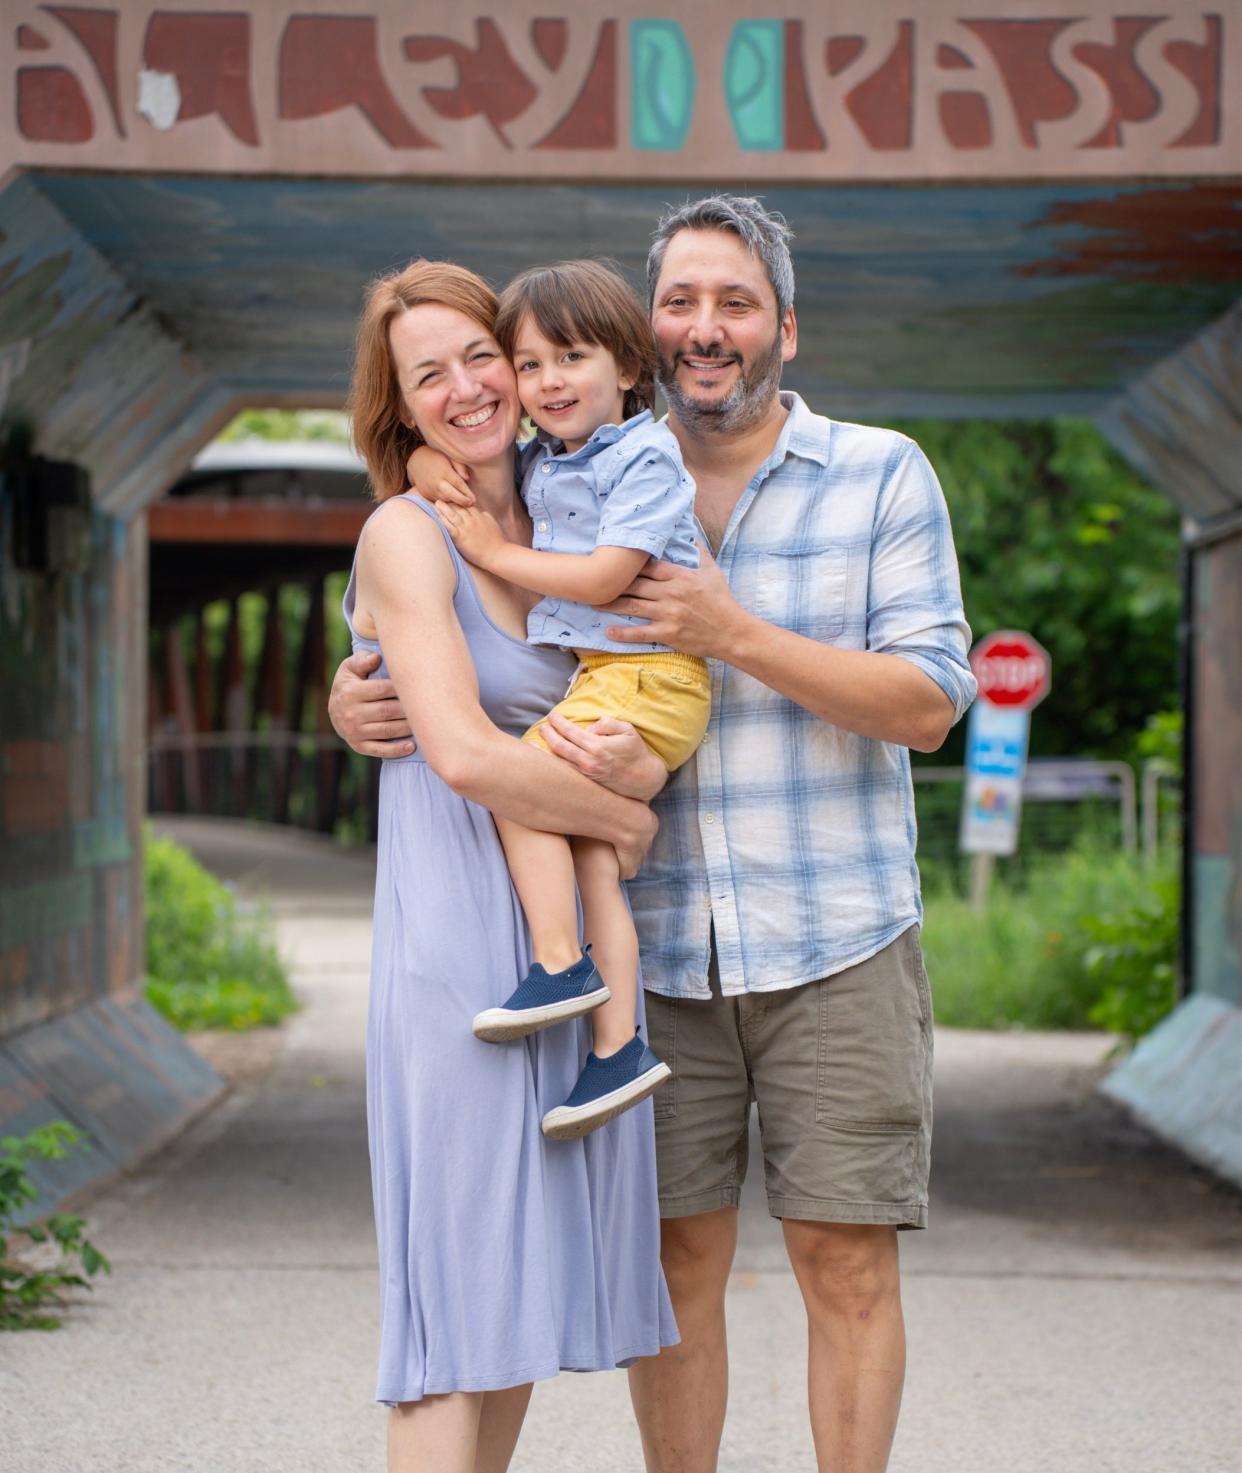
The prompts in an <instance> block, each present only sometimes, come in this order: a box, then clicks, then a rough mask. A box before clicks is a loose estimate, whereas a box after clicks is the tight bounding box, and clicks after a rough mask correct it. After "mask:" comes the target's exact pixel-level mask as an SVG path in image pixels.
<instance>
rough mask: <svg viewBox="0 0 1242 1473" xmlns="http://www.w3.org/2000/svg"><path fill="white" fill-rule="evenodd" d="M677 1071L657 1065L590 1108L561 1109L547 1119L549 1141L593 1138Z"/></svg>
mask: <svg viewBox="0 0 1242 1473" xmlns="http://www.w3.org/2000/svg"><path fill="white" fill-rule="evenodd" d="M672 1073H673V1071H672V1070H671V1069H670V1068H669V1067H668V1065H667V1064H657V1065H656V1066H655V1068H653V1069H648V1070H647V1072H646V1073H645V1074H640V1075H639V1076H638V1078H637V1079H631V1080H630V1082H629V1083H628V1084H623V1085H622V1086H621V1087H620V1088H619V1089H613V1090H609V1092H608V1093H607V1094H606V1095H600V1097H599V1098H598V1099H596V1100H591V1101H590V1103H589V1104H586V1105H573V1106H570V1105H558V1106H557V1107H556V1109H555V1110H549V1111H548V1113H547V1114H546V1115H545V1116H544V1117H543V1124H542V1127H541V1128H542V1130H543V1133H544V1135H546V1136H547V1137H548V1139H549V1140H553V1141H575V1140H577V1139H578V1138H579V1136H584V1135H590V1133H591V1131H593V1130H598V1129H599V1127H600V1126H601V1125H607V1124H608V1122H609V1121H610V1120H613V1119H615V1118H616V1116H618V1115H620V1114H623V1113H624V1112H625V1111H626V1110H629V1109H631V1108H632V1107H633V1106H634V1105H637V1104H638V1103H639V1101H640V1100H645V1099H646V1098H647V1096H648V1095H649V1094H654V1093H655V1091H656V1090H657V1089H659V1087H660V1086H661V1085H662V1084H663V1083H664V1081H665V1080H666V1079H669V1078H671V1077H672Z"/></svg>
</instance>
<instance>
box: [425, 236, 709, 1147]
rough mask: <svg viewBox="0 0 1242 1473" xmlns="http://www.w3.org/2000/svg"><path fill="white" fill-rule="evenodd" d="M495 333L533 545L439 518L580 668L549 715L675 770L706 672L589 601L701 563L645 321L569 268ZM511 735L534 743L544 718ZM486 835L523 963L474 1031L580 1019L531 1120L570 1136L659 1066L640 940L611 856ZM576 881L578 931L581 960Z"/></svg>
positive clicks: (467, 513)
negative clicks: (512, 383)
mask: <svg viewBox="0 0 1242 1473" xmlns="http://www.w3.org/2000/svg"><path fill="white" fill-rule="evenodd" d="M496 337H497V339H498V341H499V342H500V345H501V347H502V348H503V349H504V350H505V352H506V353H507V354H508V355H509V357H510V359H511V361H512V363H513V368H514V372H515V374H516V375H517V384H518V394H519V397H520V398H521V402H522V407H523V408H524V409H525V411H526V413H527V415H528V416H529V417H530V418H531V419H532V420H533V421H534V423H535V424H536V425H537V426H538V428H539V434H538V435H537V436H536V438H535V440H534V441H532V442H531V443H530V445H529V446H528V447H525V448H524V450H523V454H522V467H523V486H522V496H523V500H524V501H525V504H526V508H527V510H528V512H529V514H530V518H531V523H532V542H531V546H529V547H526V546H522V545H520V544H518V543H513V542H509V541H507V540H506V538H505V537H504V534H503V533H502V532H501V530H500V527H499V525H498V524H497V523H496V521H495V520H494V519H493V518H492V517H491V516H489V515H487V514H486V513H483V512H479V511H477V510H475V509H474V508H472V507H461V506H452V505H449V504H447V503H446V502H444V501H440V502H439V503H438V507H437V509H438V511H439V513H440V515H441V517H442V519H443V521H444V523H445V525H446V526H447V527H448V529H449V532H450V535H451V536H452V537H453V540H454V543H455V544H456V546H457V548H458V550H459V551H460V552H461V553H462V555H463V556H464V557H465V558H466V559H467V560H468V561H469V562H471V563H474V564H475V565H476V566H478V567H481V568H484V569H487V570H488V571H489V572H491V573H493V574H495V575H496V576H498V577H501V578H504V579H506V580H508V581H509V582H511V583H515V584H517V585H518V586H520V587H522V588H527V589H530V590H531V591H532V592H535V593H541V594H543V595H544V598H543V600H542V602H540V603H539V604H536V606H535V607H534V609H532V610H531V613H530V617H529V621H528V626H527V627H528V634H529V638H530V640H531V641H532V642H533V643H537V644H552V645H559V646H563V647H566V648H570V649H572V650H573V651H574V652H575V653H576V654H577V656H578V659H579V662H580V663H579V667H578V673H577V675H576V677H575V679H574V681H573V684H572V685H571V687H570V689H569V692H568V694H567V695H566V698H565V700H564V701H562V702H561V703H560V704H559V705H558V706H557V707H556V710H557V711H558V712H559V713H560V714H561V715H563V716H565V717H566V718H567V719H569V720H572V721H575V722H578V723H580V724H582V725H585V726H590V725H592V724H593V723H594V722H595V721H597V720H599V719H600V718H602V717H605V716H615V717H620V718H622V719H624V720H626V721H628V722H630V723H631V724H632V725H633V726H634V727H635V729H636V730H637V731H638V733H639V735H640V736H641V737H642V738H643V740H644V741H645V742H646V743H647V745H648V747H649V748H650V749H651V750H652V751H653V752H654V753H655V754H656V755H657V756H658V757H660V758H661V760H662V761H663V762H664V763H665V765H666V766H667V767H668V769H669V770H670V771H673V770H674V769H675V768H677V767H679V766H680V765H681V764H682V763H683V762H685V761H686V760H687V759H688V758H689V757H690V756H691V755H692V753H693V752H694V751H695V749H696V748H697V747H698V745H699V743H700V742H701V741H702V739H703V735H704V732H705V731H706V728H707V719H708V715H709V711H710V702H711V695H710V681H709V677H708V672H707V667H706V665H705V664H704V662H703V661H702V660H700V659H698V658H696V657H693V656H689V655H684V654H680V653H678V652H677V651H675V650H670V649H667V648H665V647H664V646H661V645H656V644H652V645H648V646H643V645H640V644H624V645H623V644H620V643H615V642H612V641H610V640H609V639H608V638H607V636H606V634H605V632H604V630H605V627H606V626H607V625H610V624H611V625H617V624H624V623H641V622H642V621H641V620H637V619H634V618H633V617H632V616H625V615H618V614H607V615H605V614H601V613H600V612H598V610H597V608H596V607H594V606H595V605H600V604H606V603H609V602H611V601H612V600H613V599H615V598H617V597H618V596H619V595H620V594H621V593H622V592H623V590H624V589H625V588H627V587H628V586H629V584H630V583H631V582H632V581H633V579H634V578H635V576H636V575H637V574H638V573H639V572H640V571H641V569H642V567H643V566H644V564H645V563H646V562H647V560H648V558H649V557H655V558H662V559H665V560H667V561H669V562H674V563H680V564H682V565H683V566H686V567H697V565H698V548H697V543H696V539H695V525H694V489H695V488H694V483H693V481H692V480H691V479H690V477H689V476H688V475H687V474H686V470H685V467H684V465H683V464H682V460H681V453H680V450H679V448H678V445H677V441H676V439H675V438H674V437H673V435H672V433H671V432H670V431H669V430H668V429H667V427H666V426H664V425H663V424H657V423H656V422H655V421H654V420H653V418H652V415H651V406H652V403H653V401H654V373H655V361H656V359H655V344H654V341H653V339H652V337H651V329H650V325H649V323H648V321H647V317H646V314H645V313H644V311H643V309H642V306H641V304H640V303H639V301H638V299H637V297H636V296H635V295H634V293H633V292H632V291H631V290H630V288H629V287H628V286H627V285H626V283H625V282H624V280H623V279H622V278H621V277H620V276H619V274H618V273H617V272H616V271H614V270H613V269H612V268H610V267H609V266H606V265H604V264H603V263H601V262H596V261H571V262H566V263H563V264H561V265H559V266H551V267H544V268H539V269H537V270H533V271H528V272H526V273H524V274H523V275H522V276H519V277H518V278H517V279H516V280H515V281H514V282H512V283H511V284H510V286H509V287H508V288H506V290H505V291H504V293H503V294H502V296H501V299H500V311H499V314H498V317H497V321H496ZM447 464H448V463H447V462H446V461H445V460H444V457H442V456H440V455H438V454H437V453H436V452H433V451H429V450H420V451H417V452H416V453H415V456H414V459H413V465H414V470H415V476H416V487H415V489H422V488H423V487H424V486H434V485H435V484H436V483H437V481H438V480H439V479H443V478H445V476H446V474H447V477H448V479H450V480H453V479H454V478H453V477H452V475H451V473H447V472H446V467H447ZM458 484H459V485H460V482H458ZM429 494H430V495H432V496H434V495H435V492H434V490H433V491H431V492H429ZM524 740H526V741H530V742H534V743H536V744H537V745H539V746H543V747H545V749H546V746H547V744H546V742H545V741H544V739H543V736H542V732H541V730H540V726H539V725H536V726H535V727H533V728H532V729H531V730H530V731H528V732H527V733H526V735H525V737H524ZM496 827H497V829H498V831H499V833H500V838H501V842H502V844H503V845H504V849H505V856H506V859H507V860H508V864H509V871H510V874H511V875H512V877H513V883H514V887H515V889H516V890H517V894H518V898H519V899H520V900H521V902H522V907H523V909H524V911H525V913H526V919H527V923H528V924H529V926H530V931H531V943H532V948H533V952H534V957H535V962H534V965H533V966H532V967H531V970H530V972H529V973H528V975H527V976H526V978H525V979H524V980H523V981H522V982H521V984H520V985H519V986H518V988H517V990H516V991H515V992H514V993H513V994H512V996H511V997H510V998H509V999H508V1000H507V1001H506V1002H505V1004H504V1005H503V1006H502V1007H500V1008H493V1009H489V1010H488V1011H487V1012H484V1013H480V1014H479V1016H478V1017H477V1018H475V1020H474V1032H475V1034H476V1035H477V1036H478V1037H479V1038H482V1039H485V1040H488V1041H491V1042H500V1041H503V1040H507V1039H511V1038H519V1037H522V1036H524V1035H525V1034H528V1033H531V1032H534V1031H535V1030H536V1029H539V1028H544V1027H547V1026H549V1025H550V1024H553V1023H556V1022H560V1021H562V1020H563V1019H566V1018H570V1017H578V1016H580V1015H582V1014H583V1013H586V1012H592V1013H593V1019H592V1022H593V1032H594V1048H593V1051H592V1052H591V1053H590V1054H589V1055H588V1057H587V1062H586V1066H585V1067H584V1069H583V1071H582V1074H581V1076H580V1078H579V1080H578V1082H577V1084H576V1085H575V1086H574V1089H573V1091H572V1092H571V1093H570V1096H569V1098H568V1099H567V1100H566V1101H565V1103H564V1104H563V1105H561V1106H559V1107H558V1108H556V1109H553V1110H550V1111H549V1112H548V1114H547V1115H546V1116H545V1117H544V1120H543V1130H544V1133H545V1134H546V1135H548V1136H551V1137H553V1138H555V1139H571V1138H573V1137H575V1136H580V1135H584V1134H586V1133H587V1132H588V1131H590V1130H594V1129H595V1128H596V1127H597V1126H599V1125H602V1124H604V1123H605V1121H607V1120H610V1119H612V1118H613V1117H614V1116H615V1115H617V1114H619V1113H620V1112H621V1111H622V1110H626V1109H629V1108H630V1107H631V1106H632V1105H635V1104H637V1103H638V1101H639V1100H641V1099H644V1098H646V1096H647V1095H649V1094H651V1093H652V1091H653V1090H655V1089H656V1088H657V1087H658V1086H659V1085H660V1084H661V1083H663V1081H664V1080H665V1079H667V1078H668V1077H669V1073H670V1071H669V1068H668V1066H667V1065H666V1064H664V1063H662V1062H661V1061H660V1060H659V1059H657V1058H656V1056H655V1055H654V1054H653V1053H652V1051H651V1050H650V1049H649V1048H647V1047H646V1045H645V1044H644V1043H643V1041H642V1039H641V1038H640V1037H638V1036H637V1035H636V1034H635V1029H634V1022H635V1016H636V1008H637V987H638V942H637V937H636V936H635V932H634V924H633V921H632V919H631V917H630V913H629V908H628V906H627V904H626V901H625V896H624V894H623V892H622V890H621V884H620V873H619V870H618V866H617V857H616V853H615V851H614V850H613V848H612V846H611V845H609V844H607V843H604V842H602V841H600V840H586V839H581V838H574V839H572V840H570V839H566V838H564V837H562V836H561V835H558V834H547V833H542V832H538V831H536V830H532V829H525V828H522V827H521V826H520V825H518V824H514V823H511V822H509V821H508V820H505V819H497V820H496ZM575 881H576V885H577V893H578V894H579V895H580V896H581V901H582V934H583V936H585V937H588V938H590V940H589V944H588V946H587V948H586V949H585V950H581V951H580V948H579V942H578V935H579V931H578V912H577V902H576V896H575Z"/></svg>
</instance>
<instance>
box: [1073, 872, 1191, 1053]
mask: <svg viewBox="0 0 1242 1473" xmlns="http://www.w3.org/2000/svg"><path fill="white" fill-rule="evenodd" d="M1180 919H1181V886H1180V885H1179V883H1178V880H1177V876H1176V875H1175V874H1174V873H1173V872H1172V871H1171V870H1166V871H1165V872H1163V873H1158V874H1157V875H1156V876H1155V877H1154V879H1153V880H1152V882H1151V885H1150V887H1149V888H1148V890H1147V892H1146V893H1145V894H1143V895H1140V896H1138V897H1137V898H1136V899H1135V900H1134V901H1132V902H1131V903H1130V904H1128V905H1125V906H1121V907H1119V908H1118V909H1116V910H1112V911H1108V912H1106V913H1104V914H1102V915H1095V916H1087V917H1086V918H1085V925H1086V930H1087V934H1088V935H1089V936H1090V937H1091V938H1092V939H1093V940H1094V942H1095V945H1094V946H1092V947H1090V948H1089V949H1088V951H1087V954H1086V957H1085V958H1084V960H1085V962H1086V966H1087V971H1088V972H1089V973H1090V975H1091V976H1092V978H1094V980H1095V981H1096V983H1097V984H1099V985H1100V986H1101V987H1102V991H1101V993H1100V997H1099V1000H1098V1001H1097V1002H1096V1004H1095V1006H1094V1007H1093V1008H1092V1009H1091V1021H1092V1022H1093V1023H1098V1024H1099V1025H1100V1027H1101V1028H1107V1029H1108V1030H1109V1031H1110V1032H1112V1033H1123V1034H1125V1035H1126V1036H1127V1037H1129V1038H1132V1039H1133V1038H1141V1037H1142V1036H1143V1034H1144V1033H1149V1032H1150V1031H1151V1030H1152V1029H1153V1028H1154V1027H1155V1026H1156V1024H1157V1023H1159V1022H1160V1020H1161V1019H1162V1018H1163V1017H1165V1016H1166V1014H1168V1013H1170V1012H1172V1010H1173V1008H1174V1007H1175V1006H1176V1004H1177V942H1178V923H1179V921H1180Z"/></svg>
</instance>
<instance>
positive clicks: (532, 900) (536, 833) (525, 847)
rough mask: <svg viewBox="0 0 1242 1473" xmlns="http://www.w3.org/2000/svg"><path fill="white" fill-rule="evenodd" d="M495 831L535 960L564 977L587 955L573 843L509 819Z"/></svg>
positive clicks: (503, 819) (560, 836)
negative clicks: (581, 933)
mask: <svg viewBox="0 0 1242 1473" xmlns="http://www.w3.org/2000/svg"><path fill="white" fill-rule="evenodd" d="M496 831H497V832H498V833H499V835H500V842H501V844H503V845H504V851H505V859H506V860H507V861H508V865H509V874H510V876H511V878H512V880H513V888H514V889H515V890H516V891H517V894H518V899H519V900H520V901H521V902H522V909H523V910H524V911H525V912H526V924H527V925H528V926H529V927H530V941H531V949H532V951H533V953H534V958H535V960H536V961H537V962H539V963H540V965H541V966H542V967H543V968H544V969H545V970H546V971H548V972H563V971H564V970H565V968H566V967H572V966H573V964H574V963H575V962H576V961H577V960H578V958H579V957H580V956H581V955H582V947H581V945H580V944H579V941H578V907H577V904H576V902H575V898H574V859H573V854H572V852H571V850H570V847H569V840H568V839H566V838H565V837H564V836H563V835H561V834H546V833H543V832H542V831H541V830H539V829H528V828H524V827H523V826H522V825H521V824H519V823H512V822H511V821H510V820H509V819H507V818H498V819H496ZM632 1031H633V1030H632V1029H631V1032H632Z"/></svg>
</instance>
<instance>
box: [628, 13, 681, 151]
mask: <svg viewBox="0 0 1242 1473" xmlns="http://www.w3.org/2000/svg"><path fill="white" fill-rule="evenodd" d="M693 115H694V56H693V55H692V53H691V51H690V45H689V43H688V42H687V40H686V33H685V31H683V30H682V28H681V26H680V25H678V23H677V22H676V21H675V20H635V21H631V22H630V140H631V142H632V143H633V145H634V147H635V148H639V149H678V148H680V147H681V146H682V144H683V143H684V142H685V141H686V133H687V132H688V131H689V128H690V119H691V117H693Z"/></svg>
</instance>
